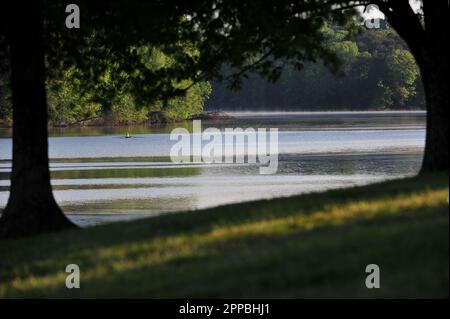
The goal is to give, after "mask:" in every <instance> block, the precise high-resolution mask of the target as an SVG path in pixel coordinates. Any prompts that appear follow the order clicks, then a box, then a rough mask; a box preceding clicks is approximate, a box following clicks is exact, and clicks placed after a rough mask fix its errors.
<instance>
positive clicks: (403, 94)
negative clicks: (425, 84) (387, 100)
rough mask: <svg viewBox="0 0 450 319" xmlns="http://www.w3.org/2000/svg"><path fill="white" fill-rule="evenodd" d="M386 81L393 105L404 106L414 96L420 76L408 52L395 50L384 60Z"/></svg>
mask: <svg viewBox="0 0 450 319" xmlns="http://www.w3.org/2000/svg"><path fill="white" fill-rule="evenodd" d="M386 67H387V69H388V72H389V77H388V81H389V82H390V83H389V86H390V88H391V90H392V93H391V99H392V101H393V103H392V104H393V105H405V103H406V102H407V101H408V99H410V97H412V96H414V95H415V94H416V82H417V79H418V78H419V76H420V71H419V68H418V67H417V65H416V62H415V60H414V57H413V56H412V54H411V53H410V52H409V51H408V50H403V49H395V50H394V51H393V52H392V53H391V54H390V55H388V56H387V58H386Z"/></svg>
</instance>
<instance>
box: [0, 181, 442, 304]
mask: <svg viewBox="0 0 450 319" xmlns="http://www.w3.org/2000/svg"><path fill="white" fill-rule="evenodd" d="M443 188H444V189H445V188H448V175H430V176H425V177H423V176H422V177H416V178H412V179H405V180H398V181H392V182H386V183H382V184H377V185H371V186H366V187H358V188H352V189H346V190H337V191H330V192H326V193H322V194H311V195H302V196H295V197H290V198H284V199H275V200H269V201H257V202H251V203H244V204H236V205H228V206H224V207H219V208H214V209H207V210H203V211H197V212H190V213H188V214H186V213H179V214H174V215H168V216H161V217H157V218H152V219H147V220H140V221H134V222H129V223H117V224H111V225H105V226H99V227H94V228H91V229H83V230H77V231H68V232H64V233H57V234H49V235H44V236H39V237H36V238H29V239H22V240H17V241H12V242H1V243H0V276H1V277H2V278H3V280H4V282H5V281H6V282H7V284H6V285H3V286H2V287H1V288H0V296H2V295H3V296H14V295H18V296H21V295H23V296H67V297H79V296H83V297H94V296H102V297H119V296H120V297H132V296H134V297H143V296H147V297H218V296H221V297H244V296H245V297H311V296H314V297H317V296H319V297H320V296H341V297H342V296H353V297H355V296H364V297H367V296H368V297H370V296H377V297H383V296H403V297H408V296H425V297H426V296H430V297H431V296H442V295H445V294H447V295H448V205H446V204H443V203H442V202H440V203H437V204H436V205H435V206H433V205H432V206H431V207H429V208H427V207H424V206H421V205H420V203H419V204H417V205H416V204H414V205H412V206H411V207H409V208H407V209H404V210H401V211H400V212H399V214H393V215H389V216H384V215H382V216H378V217H377V218H376V219H371V218H366V219H362V220H361V219H357V220H352V219H345V222H343V223H339V222H338V221H339V220H337V222H336V223H334V224H333V223H331V224H326V225H324V226H323V227H316V228H314V227H313V230H312V231H309V230H308V223H307V222H308V221H310V220H312V219H313V218H316V217H315V216H316V215H317V214H318V215H317V216H318V217H317V218H319V221H320V218H321V216H322V215H320V212H322V211H324V212H328V211H330V209H331V211H332V210H333V209H334V208H333V207H338V208H339V207H342V206H343V207H344V210H343V211H342V210H337V212H338V213H339V212H341V213H340V214H344V215H343V216H344V217H345V216H346V215H345V214H346V213H347V211H345V207H350V206H351V205H352V204H353V203H355V202H360V203H362V204H361V205H362V206H361V207H362V209H363V210H364V209H365V208H364V207H365V206H364V203H366V202H367V203H369V202H373V201H384V200H386V201H388V202H389V201H392V198H403V197H405V198H407V197H408V196H411V195H412V194H418V193H421V192H427V191H433V190H442V189H443ZM447 194H448V193H447ZM441 197H442V196H441ZM330 207H331V208H330ZM367 207H368V208H367V209H368V211H370V207H371V206H370V203H369V205H368V206H367ZM357 209H360V208H357ZM427 210H429V211H428V212H427ZM446 211H447V214H445V212H446ZM318 212H319V213H318ZM394 213H396V212H394ZM314 214H316V215H314ZM303 216H306V217H305V218H306V219H305V220H303V219H302V218H303ZM308 216H309V217H308ZM326 216H328V215H326ZM337 216H338V217H339V216H340V215H337ZM322 217H323V216H322ZM369 217H370V216H369ZM317 218H316V222H317ZM302 221H303V222H302ZM302 223H303V224H302ZM300 226H302V227H300ZM242 227H243V228H244V229H242ZM68 263H77V264H79V265H80V268H81V270H82V274H83V275H82V278H83V279H82V285H83V288H82V289H80V290H76V289H74V290H68V289H66V288H65V286H64V282H65V276H66V275H67V274H65V273H64V269H65V266H66V265H67V264H68ZM369 263H378V264H380V266H382V269H383V273H384V272H386V275H385V276H383V283H382V284H384V287H386V288H385V289H384V290H379V291H377V292H375V291H370V290H367V289H366V288H365V286H364V278H365V273H364V268H365V265H367V264H369ZM444 266H445V268H446V270H445V268H444ZM8 283H9V284H8ZM444 285H446V287H447V288H445V287H444Z"/></svg>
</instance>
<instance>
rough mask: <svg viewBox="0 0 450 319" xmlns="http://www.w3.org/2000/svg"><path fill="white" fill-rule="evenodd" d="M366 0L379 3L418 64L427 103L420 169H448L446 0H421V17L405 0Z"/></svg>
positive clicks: (447, 6)
mask: <svg viewBox="0 0 450 319" xmlns="http://www.w3.org/2000/svg"><path fill="white" fill-rule="evenodd" d="M370 2H373V3H375V4H377V5H378V6H379V8H380V9H381V11H383V13H384V14H385V15H386V17H387V19H388V21H389V23H390V24H391V25H392V27H393V28H394V29H395V30H396V31H397V33H398V34H399V35H400V36H401V37H402V38H403V39H404V40H405V41H406V43H407V44H408V46H409V48H410V50H411V53H412V54H413V55H414V57H415V59H416V61H417V64H418V66H419V68H420V72H421V75H422V82H423V86H424V89H425V98H426V105H427V131H426V142H425V153H424V158H423V163H422V169H421V173H426V172H433V171H448V169H449V165H448V164H449V151H448V147H449V145H448V133H449V131H448V126H449V124H448V123H449V107H450V106H449V87H450V81H449V68H448V67H449V64H448V48H447V45H448V26H447V23H448V19H449V3H448V0H423V12H424V20H423V21H421V20H420V19H419V18H418V16H417V15H416V14H415V13H414V12H413V10H412V8H411V6H410V5H409V2H408V0H389V1H387V2H386V1H381V0H372V1H370ZM422 22H423V23H422Z"/></svg>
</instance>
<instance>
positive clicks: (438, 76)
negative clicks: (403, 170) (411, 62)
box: [419, 39, 450, 172]
mask: <svg viewBox="0 0 450 319" xmlns="http://www.w3.org/2000/svg"><path fill="white" fill-rule="evenodd" d="M441 41H443V42H445V41H448V40H447V39H441ZM419 67H420V70H421V74H422V81H423V85H424V89H425V96H426V104H427V133H426V134H427V135H426V142H425V154H424V158H423V163H422V170H421V172H432V171H445V170H448V169H449V144H448V142H449V141H448V137H449V136H448V135H449V130H448V127H449V120H450V119H449V90H450V89H449V87H450V81H449V73H448V72H449V69H448V57H447V54H446V51H442V52H437V51H436V50H434V49H433V48H429V47H428V48H426V49H425V52H423V54H422V61H421V62H420V63H419Z"/></svg>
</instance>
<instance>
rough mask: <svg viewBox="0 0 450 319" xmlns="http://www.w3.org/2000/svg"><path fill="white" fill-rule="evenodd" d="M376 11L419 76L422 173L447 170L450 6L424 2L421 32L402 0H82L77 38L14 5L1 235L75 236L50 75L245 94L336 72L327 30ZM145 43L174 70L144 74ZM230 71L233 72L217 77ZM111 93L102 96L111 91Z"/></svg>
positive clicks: (57, 8) (38, 11)
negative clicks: (51, 141) (245, 83)
mask: <svg viewBox="0 0 450 319" xmlns="http://www.w3.org/2000/svg"><path fill="white" fill-rule="evenodd" d="M369 3H374V4H377V5H378V6H379V8H380V9H381V10H382V11H383V12H384V13H385V14H386V16H387V18H388V20H389V22H390V23H391V25H392V26H393V27H394V28H395V29H396V30H397V32H398V33H399V35H400V36H401V37H403V38H404V39H405V41H406V42H407V43H408V45H409V47H410V48H411V51H412V53H413V55H414V56H415V57H416V59H417V61H418V64H419V67H420V69H421V71H422V76H423V80H424V87H425V91H426V96H427V105H428V132H427V145H426V151H425V160H424V164H423V168H422V169H423V171H430V170H446V169H448V150H447V139H448V127H447V121H448V110H447V108H448V91H447V87H448V60H447V59H446V50H445V49H443V48H444V45H446V41H447V38H446V35H447V33H446V31H444V29H445V30H446V28H444V27H442V26H443V25H444V24H445V21H446V18H447V17H448V2H447V1H444V0H434V1H431V0H424V12H425V19H424V22H425V27H423V26H422V25H421V23H420V20H419V18H418V17H417V16H416V15H415V14H414V12H413V11H412V10H411V8H410V7H409V5H408V1H407V0H394V1H392V0H389V1H388V0H386V1H381V0H380V1H338V0H334V1H333V0H328V1H327V0H317V1H288V0H277V1H272V0H270V1H269V0H261V1H245V0H222V1H214V0H212V1H211V0H184V1H179V0H178V1H177V0H165V1H143V0H115V1H112V0H111V1H110V0H104V1H95V0H90V1H87V0H80V1H78V2H77V4H78V5H79V6H80V8H81V15H82V19H81V29H66V28H65V26H64V20H65V16H66V15H65V5H66V3H62V2H60V1H49V0H33V1H24V2H18V1H15V2H8V3H7V5H6V6H4V7H3V8H2V10H1V11H0V42H1V43H3V44H4V45H3V46H2V47H1V48H0V52H1V54H0V57H2V56H3V57H5V56H6V57H8V54H4V53H5V52H9V57H10V58H9V60H10V68H11V83H12V93H13V163H12V174H11V189H10V197H9V201H8V204H7V206H6V208H5V210H4V211H3V214H2V217H1V219H0V237H3V238H6V237H19V236H26V235H33V234H37V233H41V232H46V231H53V230H60V229H65V228H70V227H73V225H72V224H71V223H70V222H69V221H68V220H67V219H66V218H65V217H64V215H63V213H62V212H61V210H60V209H59V207H58V206H57V204H56V203H55V200H54V198H53V195H52V190H51V186H50V181H49V180H50V174H49V168H48V148H47V113H46V112H47V111H46V109H47V107H46V95H45V76H46V73H47V74H50V73H53V72H58V70H60V69H63V68H64V67H66V66H68V65H76V66H77V67H79V68H80V69H82V70H84V71H85V72H84V73H83V76H84V77H85V81H86V83H95V81H96V79H98V77H99V75H100V74H102V71H104V70H105V68H106V66H107V65H108V63H116V65H118V67H117V69H116V72H115V73H113V74H111V77H112V78H113V79H114V80H115V81H118V82H120V81H121V77H120V74H121V73H122V72H127V73H128V74H130V75H133V76H132V77H131V78H129V79H127V82H126V83H125V84H124V85H125V86H126V87H127V89H128V90H130V91H132V92H134V93H135V94H136V95H137V96H138V97H139V98H141V99H143V100H146V101H149V100H151V99H154V98H159V99H161V98H167V97H169V96H174V95H177V94H181V93H183V91H184V90H183V89H179V88H178V89H175V88H174V87H173V86H172V83H174V81H178V82H179V81H181V80H183V79H189V80H194V82H195V81H200V80H203V79H213V78H218V79H219V80H226V81H228V83H229V85H230V86H231V87H239V85H240V81H241V79H242V77H245V76H246V74H247V73H248V72H249V71H253V72H257V73H259V74H261V75H262V76H263V77H265V78H266V79H268V80H271V81H275V80H276V79H277V78H278V77H279V76H280V73H281V71H282V69H283V64H284V65H286V64H288V63H289V64H291V65H293V66H294V67H295V68H297V69H301V68H302V66H303V64H304V63H305V62H307V61H313V62H314V61H317V60H322V61H324V62H325V64H326V65H327V66H328V67H329V68H330V69H331V70H334V71H335V70H336V69H337V67H338V60H337V57H336V55H335V54H334V53H333V52H331V51H330V50H329V49H328V48H327V46H326V45H325V44H324V42H325V41H323V40H324V39H323V35H322V34H321V32H320V28H321V26H322V24H323V21H325V20H327V21H330V20H331V21H333V23H336V24H341V25H342V24H344V23H346V22H347V21H348V20H349V19H350V18H351V17H353V16H355V15H356V11H355V10H353V8H354V7H355V6H356V5H357V4H365V5H367V4H369ZM433 3H434V5H433ZM5 36H6V37H5ZM4 39H6V41H3V40H4ZM444 43H445V44H444ZM186 44H189V45H192V46H193V47H195V48H197V50H198V52H199V55H191V54H187V53H186V52H185V51H184V49H183V46H184V45H186ZM141 45H152V46H155V47H158V48H161V49H162V50H163V52H165V53H167V54H170V55H171V56H173V57H174V58H175V61H176V63H175V64H174V65H172V66H170V67H168V68H164V69H162V70H157V71H149V70H145V69H144V68H143V67H142V65H143V63H145V61H141V59H140V57H139V55H138V54H136V50H135V49H134V48H136V47H139V46H141ZM44 61H46V63H44ZM280 61H283V64H280V63H279V62H280ZM223 64H227V65H228V66H229V67H230V68H231V69H233V70H235V72H234V73H233V74H230V75H229V76H227V77H223V76H221V75H220V72H219V71H220V69H221V67H222V65H223ZM46 66H47V67H46ZM136 71H138V72H136ZM104 89H105V90H106V92H105V94H104V95H107V94H108V92H107V91H108V88H104ZM113 93H114V92H109V94H113Z"/></svg>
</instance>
